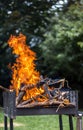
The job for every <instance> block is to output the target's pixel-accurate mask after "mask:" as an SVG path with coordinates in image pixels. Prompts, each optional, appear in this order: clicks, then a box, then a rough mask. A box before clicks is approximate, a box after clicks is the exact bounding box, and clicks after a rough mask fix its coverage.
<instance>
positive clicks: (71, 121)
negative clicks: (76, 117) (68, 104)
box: [69, 115, 73, 130]
mask: <svg viewBox="0 0 83 130" xmlns="http://www.w3.org/2000/svg"><path fill="white" fill-rule="evenodd" d="M69 126H70V130H73V120H72V115H69Z"/></svg>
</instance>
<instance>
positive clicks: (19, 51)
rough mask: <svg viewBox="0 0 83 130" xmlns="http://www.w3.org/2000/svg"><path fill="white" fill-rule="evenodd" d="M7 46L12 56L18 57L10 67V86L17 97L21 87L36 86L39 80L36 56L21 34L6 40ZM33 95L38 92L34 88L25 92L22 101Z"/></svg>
mask: <svg viewBox="0 0 83 130" xmlns="http://www.w3.org/2000/svg"><path fill="white" fill-rule="evenodd" d="M8 44H9V46H10V47H11V48H12V49H13V54H16V55H17V56H18V57H17V58H16V62H15V63H14V65H13V66H11V69H12V80H11V84H12V88H13V89H14V90H16V94H17V95H18V93H19V90H20V87H21V85H22V84H25V85H32V84H36V83H37V82H38V81H39V80H40V73H39V72H38V71H37V70H36V65H35V62H34V61H35V60H36V54H35V52H33V51H32V50H31V49H30V48H29V46H27V45H26V36H24V35H23V34H19V36H11V37H10V38H9V40H8ZM42 91H43V90H42ZM35 94H39V90H38V89H37V88H36V87H35V88H34V89H31V90H27V92H26V95H25V97H24V100H25V99H26V98H29V96H30V97H32V96H34V95H35Z"/></svg>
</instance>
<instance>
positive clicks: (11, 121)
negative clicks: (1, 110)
mask: <svg viewBox="0 0 83 130" xmlns="http://www.w3.org/2000/svg"><path fill="white" fill-rule="evenodd" d="M10 130H13V119H12V118H10Z"/></svg>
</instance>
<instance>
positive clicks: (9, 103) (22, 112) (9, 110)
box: [3, 91, 78, 130]
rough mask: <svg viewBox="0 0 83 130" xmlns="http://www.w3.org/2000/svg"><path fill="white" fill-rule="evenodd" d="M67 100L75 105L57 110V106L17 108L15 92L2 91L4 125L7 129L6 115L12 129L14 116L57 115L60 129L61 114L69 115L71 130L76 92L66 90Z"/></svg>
mask: <svg viewBox="0 0 83 130" xmlns="http://www.w3.org/2000/svg"><path fill="white" fill-rule="evenodd" d="M67 94H68V97H69V100H70V101H71V102H72V103H75V106H67V107H61V108H59V109H58V110H57V106H45V107H43V106H40V107H34V108H26V107H25V108H20V107H19V108H17V107H16V102H15V100H16V93H15V91H11V92H4V93H3V103H4V117H5V118H4V121H5V122H4V126H5V130H7V117H9V118H10V130H13V119H15V118H16V116H30V115H56V114H58V115H59V119H60V130H62V129H63V128H62V123H61V122H62V120H61V115H64V114H65V115H69V121H70V130H73V126H72V125H73V124H72V115H77V114H78V92H77V91H67Z"/></svg>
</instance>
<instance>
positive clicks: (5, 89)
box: [0, 85, 13, 92]
mask: <svg viewBox="0 0 83 130" xmlns="http://www.w3.org/2000/svg"><path fill="white" fill-rule="evenodd" d="M0 89H2V90H3V91H6V92H10V91H13V90H10V89H8V88H4V87H3V86H1V85H0Z"/></svg>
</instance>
